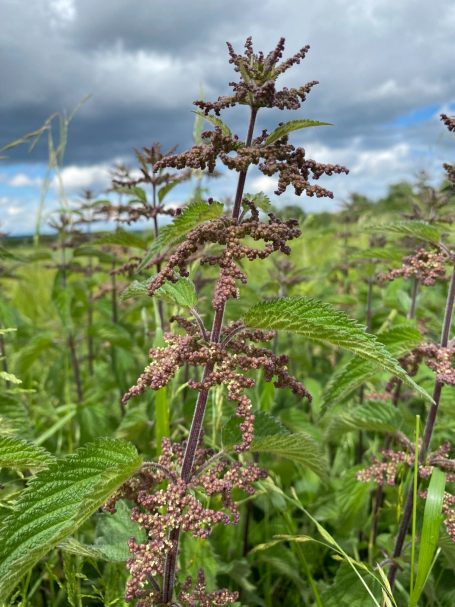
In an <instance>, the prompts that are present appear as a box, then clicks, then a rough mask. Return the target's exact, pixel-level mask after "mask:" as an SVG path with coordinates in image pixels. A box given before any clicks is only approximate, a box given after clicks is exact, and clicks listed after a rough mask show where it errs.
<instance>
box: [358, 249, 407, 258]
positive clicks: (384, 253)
mask: <svg viewBox="0 0 455 607" xmlns="http://www.w3.org/2000/svg"><path fill="white" fill-rule="evenodd" d="M405 255H406V251H404V249H397V248H391V247H389V248H387V249H386V248H383V249H379V248H369V249H365V250H364V251H355V252H354V253H352V254H351V255H350V259H352V260H353V261H356V260H358V259H360V260H371V261H374V260H377V259H379V260H382V261H394V262H398V261H401V260H402V259H403V257H405Z"/></svg>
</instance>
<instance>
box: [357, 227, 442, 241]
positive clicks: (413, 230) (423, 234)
mask: <svg viewBox="0 0 455 607" xmlns="http://www.w3.org/2000/svg"><path fill="white" fill-rule="evenodd" d="M367 229H369V230H370V231H373V232H391V233H392V234H401V235H402V236H411V237H412V238H416V239H417V240H423V241H425V242H429V243H431V244H438V243H439V241H440V240H441V232H440V230H439V228H438V227H436V226H435V225H434V224H429V223H426V222H425V221H397V222H395V223H386V224H382V225H374V226H369V227H368V228H367Z"/></svg>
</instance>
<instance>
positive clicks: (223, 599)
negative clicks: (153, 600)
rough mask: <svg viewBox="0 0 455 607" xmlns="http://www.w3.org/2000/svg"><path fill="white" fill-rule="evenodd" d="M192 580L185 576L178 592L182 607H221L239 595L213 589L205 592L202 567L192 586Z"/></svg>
mask: <svg viewBox="0 0 455 607" xmlns="http://www.w3.org/2000/svg"><path fill="white" fill-rule="evenodd" d="M192 585H193V581H192V579H191V578H190V577H187V578H186V580H185V581H184V582H183V584H182V587H181V589H180V592H179V603H180V605H181V606H182V607H223V606H224V605H229V604H231V603H234V602H235V601H236V600H237V599H238V596H239V593H238V592H230V591H229V590H226V588H224V589H223V590H215V591H214V592H207V591H206V588H205V575H204V572H203V571H202V569H201V570H200V571H199V573H198V577H197V581H196V584H195V585H194V588H192Z"/></svg>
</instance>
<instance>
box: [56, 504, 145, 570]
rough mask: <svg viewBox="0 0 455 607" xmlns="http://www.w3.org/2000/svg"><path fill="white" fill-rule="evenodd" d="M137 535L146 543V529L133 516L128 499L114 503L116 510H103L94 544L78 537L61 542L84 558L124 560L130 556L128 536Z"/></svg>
mask: <svg viewBox="0 0 455 607" xmlns="http://www.w3.org/2000/svg"><path fill="white" fill-rule="evenodd" d="M131 537H134V538H135V539H136V541H137V542H138V543H144V542H145V541H146V539H147V536H146V533H145V531H144V530H143V529H141V528H140V527H139V525H138V524H137V523H135V522H134V521H132V520H131V510H130V508H129V507H128V505H127V504H126V502H125V501H123V500H120V501H118V502H117V504H116V506H115V513H114V514H110V513H104V512H103V513H100V514H99V515H98V517H97V523H96V539H95V543H94V544H83V543H81V542H79V541H78V540H76V539H75V538H72V537H70V538H68V539H66V540H64V541H63V542H62V543H61V544H60V548H62V549H63V550H64V551H65V552H68V553H70V554H76V555H79V556H82V557H85V558H91V559H95V560H103V561H110V562H112V563H122V562H125V561H127V560H128V559H129V558H130V557H131V553H130V551H129V549H128V540H129V539H130V538H131Z"/></svg>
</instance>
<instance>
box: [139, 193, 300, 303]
mask: <svg viewBox="0 0 455 607" xmlns="http://www.w3.org/2000/svg"><path fill="white" fill-rule="evenodd" d="M250 204H251V203H250ZM252 214H253V217H252V218H250V219H246V220H244V221H242V222H240V223H239V222H238V221H236V220H235V219H232V218H228V217H221V218H220V219H215V220H212V221H208V222H206V223H203V224H201V225H199V226H198V227H197V228H195V229H194V230H192V231H191V232H189V233H188V234H187V236H186V239H185V240H184V241H183V242H182V243H181V244H179V245H178V246H177V247H176V249H175V251H174V252H173V253H172V254H171V255H170V256H169V259H168V261H167V263H166V265H165V266H164V267H163V268H162V269H161V271H160V272H159V273H158V274H157V275H156V276H155V277H154V279H153V280H152V281H151V282H150V285H149V288H148V292H149V294H150V295H153V293H154V292H155V291H156V290H157V289H159V287H161V286H162V285H163V284H164V283H165V282H166V281H167V280H169V281H171V282H175V281H176V280H177V278H176V274H175V272H174V270H175V269H178V270H179V273H180V275H182V276H187V275H188V271H187V264H188V261H189V259H190V258H191V257H192V255H194V253H196V252H197V251H198V250H199V249H200V248H201V247H202V246H204V245H205V244H208V243H210V244H218V245H222V246H224V250H223V253H222V255H219V256H207V257H203V258H202V260H201V263H202V264H209V265H218V266H219V267H220V275H219V278H218V280H217V283H216V286H215V290H214V296H213V307H214V308H215V310H217V309H219V308H221V307H222V306H223V305H224V303H225V302H226V301H227V299H228V298H234V297H237V295H238V290H237V286H236V280H240V281H241V282H242V283H245V282H246V275H245V273H244V272H243V271H242V270H241V269H240V268H239V267H238V266H237V262H239V261H240V260H242V259H248V260H249V261H254V260H256V259H265V258H266V257H268V256H269V255H271V254H272V253H273V252H275V251H281V252H282V253H284V254H286V255H288V254H289V253H290V248H289V247H288V245H287V244H286V243H287V241H288V240H292V239H294V238H297V237H298V236H300V234H301V232H300V230H299V228H298V227H297V221H296V220H292V219H289V220H287V221H281V220H279V219H278V218H277V217H275V216H274V215H273V214H270V215H269V221H268V223H264V222H261V221H259V220H258V219H257V218H256V217H255V216H254V211H252ZM246 237H249V238H251V239H252V240H254V241H259V240H263V241H264V242H265V243H266V244H265V246H264V247H263V248H254V247H251V246H248V245H246V244H243V243H242V239H243V238H246Z"/></svg>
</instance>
